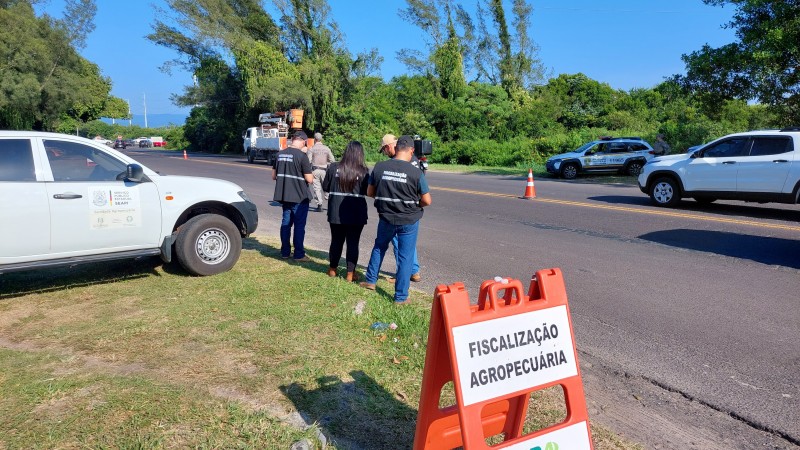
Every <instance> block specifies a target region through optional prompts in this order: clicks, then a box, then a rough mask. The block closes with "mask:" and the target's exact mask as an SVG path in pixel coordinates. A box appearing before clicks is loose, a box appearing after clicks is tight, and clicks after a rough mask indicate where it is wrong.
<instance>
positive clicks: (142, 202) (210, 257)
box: [0, 131, 258, 275]
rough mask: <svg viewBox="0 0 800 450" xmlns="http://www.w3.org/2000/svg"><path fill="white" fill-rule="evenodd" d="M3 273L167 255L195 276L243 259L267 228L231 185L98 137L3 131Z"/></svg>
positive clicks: (166, 258)
mask: <svg viewBox="0 0 800 450" xmlns="http://www.w3.org/2000/svg"><path fill="white" fill-rule="evenodd" d="M0 217H4V218H13V219H11V220H2V221H0V234H2V235H3V236H13V237H14V239H10V240H7V242H6V244H5V245H3V246H2V247H0V274H2V273H4V272H10V271H17V270H32V269H38V268H47V267H56V266H72V265H75V264H80V263H86V262H97V261H106V260H112V259H126V258H141V257H146V256H157V255H160V256H161V258H162V259H163V260H164V261H165V262H170V261H171V260H172V259H173V256H175V257H176V259H177V260H178V262H179V263H180V264H181V266H183V267H184V269H186V271H187V272H189V273H191V274H193V275H213V274H217V273H221V272H224V271H226V270H228V269H230V268H231V267H233V265H234V264H235V263H236V261H237V260H238V258H239V254H240V252H241V249H242V238H243V237H245V236H247V235H249V234H250V233H252V232H254V231H255V229H256V226H257V225H258V212H257V208H256V205H255V204H254V203H253V202H252V201H250V199H249V198H248V197H247V195H246V194H245V193H244V190H243V189H242V188H241V187H239V186H237V185H236V184H233V183H230V182H228V181H223V180H217V179H211V178H197V177H184V176H165V175H161V174H159V173H156V172H155V171H153V170H151V169H149V168H147V167H145V166H143V165H141V164H139V163H138V162H137V161H135V160H134V159H132V158H130V157H129V156H127V155H125V154H123V153H120V152H117V151H115V150H113V149H110V148H108V147H107V146H105V145H103V144H102V143H99V142H96V141H92V140H89V139H85V138H81V137H77V136H71V135H63V134H56V133H43V132H33V131H0Z"/></svg>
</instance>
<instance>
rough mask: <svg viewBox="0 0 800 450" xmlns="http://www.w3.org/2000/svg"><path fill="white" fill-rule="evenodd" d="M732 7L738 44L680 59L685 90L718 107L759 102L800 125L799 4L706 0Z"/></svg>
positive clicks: (781, 0)
mask: <svg viewBox="0 0 800 450" xmlns="http://www.w3.org/2000/svg"><path fill="white" fill-rule="evenodd" d="M704 2H705V3H707V4H711V5H719V6H722V5H732V6H733V7H735V8H736V12H735V14H734V16H733V19H732V20H731V22H730V23H728V24H727V25H726V26H727V27H730V28H733V29H735V30H736V37H737V38H738V41H737V42H732V43H730V44H726V45H723V46H722V47H718V48H713V47H711V46H709V45H705V46H703V47H702V48H701V49H700V50H697V51H695V52H692V53H690V54H688V55H684V56H683V60H684V62H685V63H686V75H685V76H678V77H677V80H679V81H680V82H681V83H682V84H683V85H684V86H685V87H686V88H687V89H689V90H690V91H692V92H693V93H696V94H698V95H700V96H701V97H703V98H704V100H705V102H706V103H709V104H712V105H716V104H718V102H720V101H721V100H730V99H740V100H745V101H748V100H757V101H759V102H761V103H763V104H765V105H772V106H773V107H776V108H778V109H779V110H780V111H781V112H783V113H784V114H785V115H786V117H787V119H788V120H790V121H793V124H795V125H796V124H798V123H800V0H704Z"/></svg>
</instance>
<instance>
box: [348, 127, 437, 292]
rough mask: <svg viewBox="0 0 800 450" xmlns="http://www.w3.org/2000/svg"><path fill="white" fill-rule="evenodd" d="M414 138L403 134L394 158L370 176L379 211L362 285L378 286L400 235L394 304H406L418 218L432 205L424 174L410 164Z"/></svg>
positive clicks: (370, 184)
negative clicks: (391, 247) (391, 246)
mask: <svg viewBox="0 0 800 450" xmlns="http://www.w3.org/2000/svg"><path fill="white" fill-rule="evenodd" d="M412 156H414V139H413V138H412V137H411V136H401V137H400V139H398V140H397V144H396V145H395V155H394V158H392V159H390V160H388V161H381V162H379V163H378V164H376V165H375V168H374V169H373V170H372V174H371V175H370V179H369V186H368V187H367V195H368V196H370V197H373V198H375V208H376V209H377V210H378V215H379V217H380V220H379V221H378V232H377V236H376V238H375V245H374V247H373V248H372V253H371V255H370V258H369V264H368V265H367V273H366V281H365V282H363V283H361V286H362V287H365V288H367V289H373V290H374V289H375V283H377V281H378V272H379V271H380V269H381V264H382V263H383V257H384V255H385V254H386V249H387V248H388V247H389V243H390V242H392V238H394V237H395V236H396V237H397V248H396V249H395V251H396V252H397V257H398V258H397V259H398V261H399V264H398V267H397V279H396V281H395V285H394V301H395V304H400V305H402V304H406V303H408V302H409V299H408V288H409V284H410V278H411V275H412V273H411V270H412V261H413V256H414V249H415V248H416V246H417V233H418V231H419V221H420V219H421V218H422V214H423V212H424V211H423V209H422V208H423V207H425V206H429V205H430V204H431V194H430V189H429V188H428V183H427V181H425V175H424V174H423V173H422V171H421V170H419V169H418V168H416V167H414V166H412V165H411V157H412Z"/></svg>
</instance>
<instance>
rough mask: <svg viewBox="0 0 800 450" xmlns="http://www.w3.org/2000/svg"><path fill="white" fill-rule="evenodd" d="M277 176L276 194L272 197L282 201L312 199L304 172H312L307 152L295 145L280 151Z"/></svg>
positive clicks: (276, 163) (276, 160)
mask: <svg viewBox="0 0 800 450" xmlns="http://www.w3.org/2000/svg"><path fill="white" fill-rule="evenodd" d="M272 168H273V169H275V172H276V175H277V178H276V179H275V196H274V197H273V198H272V199H273V200H274V201H276V202H281V203H302V202H304V201H306V200H311V194H310V193H309V190H308V183H307V182H306V179H305V178H304V177H303V174H310V173H311V161H309V160H308V156H306V154H305V153H303V152H301V151H300V150H298V149H296V148H294V147H287V148H286V149H284V150H281V151H279V152H278V156H277V157H276V158H275V163H274V164H273V166H272Z"/></svg>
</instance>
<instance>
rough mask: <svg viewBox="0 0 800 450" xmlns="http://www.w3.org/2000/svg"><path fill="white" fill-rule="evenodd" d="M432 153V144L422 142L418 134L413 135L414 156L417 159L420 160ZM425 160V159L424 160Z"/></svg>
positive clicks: (425, 141)
mask: <svg viewBox="0 0 800 450" xmlns="http://www.w3.org/2000/svg"><path fill="white" fill-rule="evenodd" d="M431 153H433V144H432V143H431V141H427V140H423V139H422V138H420V137H419V135H418V134H415V135H414V156H416V157H417V159H422V158H423V157H426V156H428V155H430V154H431ZM426 159H427V158H426Z"/></svg>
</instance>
